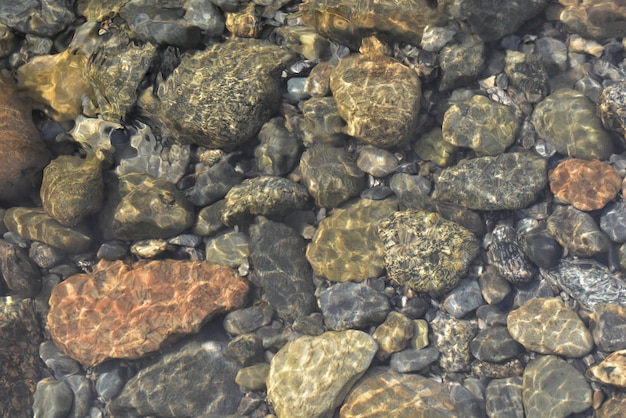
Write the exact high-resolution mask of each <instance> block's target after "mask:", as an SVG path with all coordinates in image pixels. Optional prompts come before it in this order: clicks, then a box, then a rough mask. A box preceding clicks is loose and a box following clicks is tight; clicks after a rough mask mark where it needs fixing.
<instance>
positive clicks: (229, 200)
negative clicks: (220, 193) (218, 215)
mask: <svg viewBox="0 0 626 418" xmlns="http://www.w3.org/2000/svg"><path fill="white" fill-rule="evenodd" d="M224 199H225V200H226V203H225V205H224V209H223V210H222V222H223V223H224V225H227V226H233V225H235V224H236V223H238V222H242V221H245V220H246V219H250V218H251V217H253V216H255V215H263V216H268V217H282V216H284V215H286V214H288V213H290V212H292V211H294V210H297V209H302V208H304V207H305V206H306V205H307V204H308V203H309V194H308V193H307V191H306V188H305V187H304V186H302V185H300V184H298V183H294V182H293V181H291V180H288V179H286V178H284V177H273V176H262V177H255V178H252V179H246V180H244V181H243V183H241V184H239V185H237V186H234V187H233V188H232V189H230V190H229V192H228V193H227V194H226V197H225V198H224Z"/></svg>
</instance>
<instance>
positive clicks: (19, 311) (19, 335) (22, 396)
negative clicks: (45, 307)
mask: <svg viewBox="0 0 626 418" xmlns="http://www.w3.org/2000/svg"><path fill="white" fill-rule="evenodd" d="M0 339H1V340H2V350H0V375H2V376H3V378H2V379H0V398H2V399H4V400H5V401H4V402H0V415H3V416H7V417H16V418H30V417H32V416H33V412H32V405H33V393H34V392H35V384H36V382H37V380H38V379H39V377H40V376H39V373H40V371H41V362H40V360H39V359H38V355H37V354H38V353H37V351H38V347H39V343H40V342H41V330H40V328H39V323H38V321H37V316H36V314H35V306H34V303H33V301H32V299H14V298H12V297H2V298H0Z"/></svg>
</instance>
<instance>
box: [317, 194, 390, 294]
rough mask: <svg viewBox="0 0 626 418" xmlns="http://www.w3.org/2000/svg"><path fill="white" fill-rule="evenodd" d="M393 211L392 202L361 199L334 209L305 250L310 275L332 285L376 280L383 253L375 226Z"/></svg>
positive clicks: (381, 270)
mask: <svg viewBox="0 0 626 418" xmlns="http://www.w3.org/2000/svg"><path fill="white" fill-rule="evenodd" d="M397 208H398V203H397V201H396V200H395V199H385V200H368V199H361V200H359V201H357V202H356V203H353V204H350V205H349V206H346V207H344V208H341V209H334V210H333V212H332V213H331V215H330V216H328V217H327V218H325V219H323V220H322V221H321V222H320V223H319V226H318V228H317V230H316V231H315V235H314V236H313V239H312V240H311V243H310V244H309V246H308V247H307V250H306V258H307V260H309V263H311V266H312V267H313V271H314V273H315V274H317V275H320V276H324V277H326V278H327V279H328V280H330V281H333V282H346V281H363V280H366V279H373V278H376V277H379V276H380V275H381V274H382V272H383V271H384V269H385V263H384V254H385V252H384V248H383V244H382V242H381V241H380V240H379V239H378V235H377V233H376V223H377V221H378V220H381V219H383V218H385V217H387V216H389V215H390V214H391V213H393V212H394V211H395V210H397Z"/></svg>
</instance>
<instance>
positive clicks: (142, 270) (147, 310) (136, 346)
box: [48, 260, 248, 366]
mask: <svg viewBox="0 0 626 418" xmlns="http://www.w3.org/2000/svg"><path fill="white" fill-rule="evenodd" d="M247 293H248V284H247V282H246V281H245V280H243V279H241V278H240V277H239V276H238V275H237V273H236V272H235V271H234V270H232V269H230V268H228V267H224V266H217V265H210V264H207V263H203V262H197V261H196V262H191V261H173V260H158V261H139V262H137V263H135V264H133V265H128V264H125V263H124V262H122V261H114V262H111V261H107V260H101V261H100V262H99V263H98V264H97V265H96V266H95V267H94V270H93V273H91V274H76V275H74V276H71V277H70V278H68V279H67V280H65V281H63V282H62V283H60V284H59V285H57V286H56V287H55V288H54V290H53V291H52V296H51V297H50V312H49V313H48V327H49V330H50V334H51V336H52V339H53V341H54V342H55V344H56V345H57V346H59V347H60V348H61V349H62V350H63V351H64V352H65V353H66V354H67V355H69V356H71V357H73V358H74V359H76V360H78V361H79V362H80V363H82V364H83V365H87V366H95V365H97V364H100V363H102V362H103V361H105V360H108V359H112V358H127V359H136V358H140V357H142V356H144V355H145V354H148V353H151V352H153V351H156V350H158V349H160V348H161V347H162V346H164V345H165V343H167V342H169V341H171V340H172V339H175V338H176V337H177V336H181V335H185V334H191V333H196V332H198V331H199V329H200V327H202V326H203V325H204V324H205V323H206V322H208V321H209V319H211V318H212V317H213V316H214V315H216V314H219V313H223V312H228V311H230V310H232V309H235V308H238V307H241V306H242V305H243V304H244V301H245V297H246V295H247Z"/></svg>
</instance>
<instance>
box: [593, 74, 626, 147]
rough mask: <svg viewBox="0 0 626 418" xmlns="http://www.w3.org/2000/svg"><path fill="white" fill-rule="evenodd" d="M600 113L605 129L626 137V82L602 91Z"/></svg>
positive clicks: (599, 104)
mask: <svg viewBox="0 0 626 418" xmlns="http://www.w3.org/2000/svg"><path fill="white" fill-rule="evenodd" d="M598 113H599V114H600V119H601V120H602V125H604V127H605V128H607V129H611V130H613V131H615V132H617V133H620V134H622V135H623V136H624V137H626V81H622V82H618V83H615V84H611V85H609V86H606V87H605V88H604V90H602V94H601V95H600V99H599V100H598Z"/></svg>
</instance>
